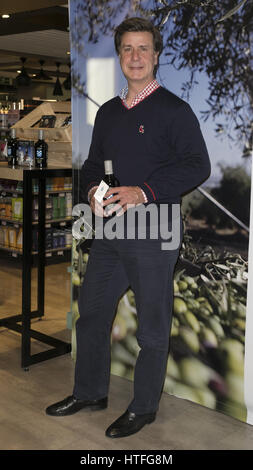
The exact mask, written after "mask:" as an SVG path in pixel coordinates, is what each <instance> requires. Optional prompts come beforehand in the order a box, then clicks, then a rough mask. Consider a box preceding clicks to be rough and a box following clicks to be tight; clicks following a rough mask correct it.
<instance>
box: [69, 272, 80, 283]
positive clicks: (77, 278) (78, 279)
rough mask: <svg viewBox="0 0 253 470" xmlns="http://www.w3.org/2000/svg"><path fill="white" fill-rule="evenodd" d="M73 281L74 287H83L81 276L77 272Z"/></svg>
mask: <svg viewBox="0 0 253 470" xmlns="http://www.w3.org/2000/svg"><path fill="white" fill-rule="evenodd" d="M71 281H72V284H73V285H74V286H80V285H81V279H80V276H79V274H77V273H76V272H72V276H71Z"/></svg>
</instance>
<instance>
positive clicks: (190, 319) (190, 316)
mask: <svg viewBox="0 0 253 470" xmlns="http://www.w3.org/2000/svg"><path fill="white" fill-rule="evenodd" d="M184 317H185V319H186V322H187V323H188V325H189V326H190V327H191V328H192V329H193V331H195V333H199V332H200V324H199V321H198V320H197V318H196V317H195V315H194V313H192V312H191V311H190V310H187V312H185V313H184Z"/></svg>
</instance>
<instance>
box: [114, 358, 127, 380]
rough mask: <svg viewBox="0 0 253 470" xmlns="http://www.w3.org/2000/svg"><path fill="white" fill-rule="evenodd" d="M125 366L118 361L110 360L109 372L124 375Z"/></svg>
mask: <svg viewBox="0 0 253 470" xmlns="http://www.w3.org/2000/svg"><path fill="white" fill-rule="evenodd" d="M125 371H126V366H125V365H124V364H122V362H119V361H111V374H112V375H119V376H121V377H124V375H125Z"/></svg>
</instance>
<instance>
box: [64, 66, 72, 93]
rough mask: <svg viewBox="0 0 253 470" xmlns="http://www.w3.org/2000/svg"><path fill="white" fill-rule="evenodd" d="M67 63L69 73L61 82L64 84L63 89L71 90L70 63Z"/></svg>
mask: <svg viewBox="0 0 253 470" xmlns="http://www.w3.org/2000/svg"><path fill="white" fill-rule="evenodd" d="M68 65H69V74H68V76H67V78H66V79H65V80H64V82H63V86H64V88H65V90H71V71H70V67H71V65H70V64H68Z"/></svg>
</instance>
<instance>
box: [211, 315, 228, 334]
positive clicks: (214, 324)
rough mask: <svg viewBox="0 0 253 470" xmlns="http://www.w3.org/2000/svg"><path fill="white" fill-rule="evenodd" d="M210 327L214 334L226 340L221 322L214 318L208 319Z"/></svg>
mask: <svg viewBox="0 0 253 470" xmlns="http://www.w3.org/2000/svg"><path fill="white" fill-rule="evenodd" d="M208 325H209V326H210V328H211V330H213V332H214V333H215V335H216V336H217V337H218V338H224V336H225V333H224V330H223V328H222V326H221V324H220V322H219V321H218V320H217V319H216V318H214V317H211V318H208Z"/></svg>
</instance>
